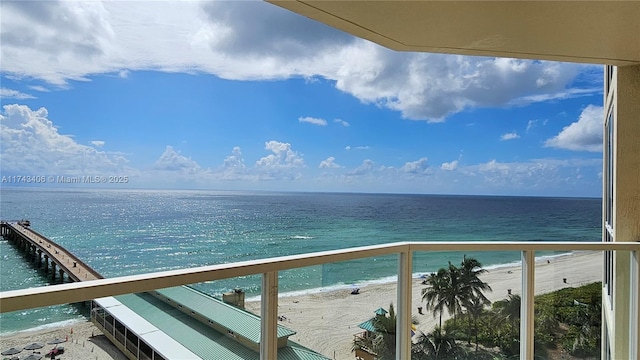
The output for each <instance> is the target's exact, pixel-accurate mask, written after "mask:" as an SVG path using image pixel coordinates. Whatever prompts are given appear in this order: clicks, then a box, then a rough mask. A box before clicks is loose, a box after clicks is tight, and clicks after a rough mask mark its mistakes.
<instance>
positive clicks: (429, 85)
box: [0, 1, 600, 125]
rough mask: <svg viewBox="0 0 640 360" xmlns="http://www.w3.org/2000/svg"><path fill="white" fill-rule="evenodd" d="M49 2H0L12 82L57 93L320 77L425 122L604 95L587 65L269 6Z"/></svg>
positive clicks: (6, 66) (6, 69)
mask: <svg viewBox="0 0 640 360" xmlns="http://www.w3.org/2000/svg"><path fill="white" fill-rule="evenodd" d="M36 4H38V5H36ZM43 4H45V5H40V3H33V2H29V1H23V2H17V1H16V2H2V3H1V5H0V6H2V9H1V10H2V12H3V21H2V23H1V24H0V26H1V28H0V30H1V33H2V42H3V45H2V48H1V49H0V50H1V52H2V53H1V55H2V61H3V71H4V72H6V73H7V74H8V75H13V76H17V77H22V78H35V79H41V80H45V81H47V82H49V83H51V84H58V85H64V84H66V83H68V80H84V79H87V78H89V77H90V76H91V75H94V74H104V73H113V74H120V75H122V74H127V71H135V70H158V71H169V72H204V73H209V74H214V75H216V76H219V77H222V78H226V79H242V80H264V79H269V80H273V79H286V78H292V77H304V78H307V79H312V78H318V77H319V78H324V79H328V80H331V81H334V82H335V86H336V87H337V88H338V89H339V90H341V91H344V92H346V93H348V94H351V95H353V96H354V97H356V98H358V99H359V100H361V101H363V102H366V103H373V104H376V105H378V106H381V107H386V108H389V109H392V110H396V111H399V112H401V113H402V116H403V117H405V118H407V119H415V120H428V121H443V120H444V119H445V118H446V117H447V116H449V115H451V114H454V113H457V112H460V111H463V110H465V109H469V108H475V107H492V106H505V105H507V106H508V105H512V106H518V105H523V104H528V103H532V102H539V101H548V100H550V99H558V98H567V97H572V96H582V95H584V94H591V93H593V92H594V91H600V90H598V89H593V87H592V86H590V87H585V88H573V87H572V85H571V83H572V81H573V80H574V79H575V78H576V75H577V74H578V73H579V72H580V71H581V69H591V67H588V68H587V67H586V66H585V65H577V64H564V63H553V62H545V61H524V60H514V59H494V58H481V57H464V56H452V55H443V54H427V53H405V52H394V51H391V50H388V49H385V48H383V47H380V46H378V45H375V44H373V43H370V42H368V41H365V40H361V39H357V38H355V37H352V36H350V35H348V34H346V33H343V32H340V31H338V30H335V29H333V28H330V27H328V26H325V25H323V24H320V23H318V22H315V21H312V20H309V19H307V18H305V17H303V16H299V15H296V14H293V13H291V12H289V11H286V10H283V9H281V8H278V7H276V6H274V5H271V4H268V3H264V2H245V1H236V2H195V1H194V2H183V1H181V2H169V1H162V2H140V3H138V2H119V1H112V2H98V1H92V2H76V1H63V2H46V3H43ZM343 125H344V124H343Z"/></svg>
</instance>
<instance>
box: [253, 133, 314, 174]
mask: <svg viewBox="0 0 640 360" xmlns="http://www.w3.org/2000/svg"><path fill="white" fill-rule="evenodd" d="M264 145H265V146H264V147H265V149H266V150H269V151H271V152H272V154H269V155H267V156H265V157H263V158H260V160H258V161H256V165H255V169H256V170H257V171H258V172H259V173H260V175H261V179H268V180H270V179H297V178H299V177H300V176H301V174H300V172H299V170H300V169H302V168H304V167H305V164H304V160H303V158H302V156H301V155H300V154H298V153H297V152H295V151H293V150H292V149H291V144H289V143H284V142H279V141H274V140H272V141H268V142H266V143H265V144H264Z"/></svg>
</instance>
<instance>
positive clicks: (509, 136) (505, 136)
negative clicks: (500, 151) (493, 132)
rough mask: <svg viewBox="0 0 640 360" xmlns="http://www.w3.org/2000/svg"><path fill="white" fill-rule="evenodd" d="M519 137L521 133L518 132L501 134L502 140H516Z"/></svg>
mask: <svg viewBox="0 0 640 360" xmlns="http://www.w3.org/2000/svg"><path fill="white" fill-rule="evenodd" d="M518 138H520V135H518V134H517V133H516V132H510V133H506V134H502V136H500V140H502V141H505V140H514V139H518Z"/></svg>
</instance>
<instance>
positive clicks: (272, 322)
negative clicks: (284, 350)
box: [260, 271, 278, 360]
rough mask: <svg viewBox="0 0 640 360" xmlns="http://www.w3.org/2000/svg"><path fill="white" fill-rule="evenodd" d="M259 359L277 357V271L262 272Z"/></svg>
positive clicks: (268, 359)
mask: <svg viewBox="0 0 640 360" xmlns="http://www.w3.org/2000/svg"><path fill="white" fill-rule="evenodd" d="M261 300H262V301H261V302H260V318H261V321H260V360H273V359H277V358H278V272H277V271H271V272H268V273H264V274H262V297H261Z"/></svg>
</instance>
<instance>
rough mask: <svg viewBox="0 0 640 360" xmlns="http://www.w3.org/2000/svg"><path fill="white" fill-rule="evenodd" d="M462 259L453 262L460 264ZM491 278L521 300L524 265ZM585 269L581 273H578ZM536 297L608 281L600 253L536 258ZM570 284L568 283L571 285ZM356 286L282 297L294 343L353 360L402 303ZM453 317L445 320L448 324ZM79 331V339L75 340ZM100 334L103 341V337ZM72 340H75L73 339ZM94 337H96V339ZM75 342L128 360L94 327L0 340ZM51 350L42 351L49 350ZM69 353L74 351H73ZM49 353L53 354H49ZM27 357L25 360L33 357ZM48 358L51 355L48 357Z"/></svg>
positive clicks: (416, 285)
mask: <svg viewBox="0 0 640 360" xmlns="http://www.w3.org/2000/svg"><path fill="white" fill-rule="evenodd" d="M461 260H462V259H461V258H460V259H451V261H452V262H453V263H458V262H459V261H461ZM484 268H485V269H487V270H488V273H485V274H483V275H482V277H481V278H482V279H483V281H486V282H487V283H489V285H490V286H491V287H492V289H493V291H492V292H488V293H486V295H487V297H488V298H489V299H490V300H491V301H492V302H493V301H496V300H501V299H504V298H506V297H507V293H508V290H509V289H511V291H512V293H513V294H520V293H521V291H520V282H521V266H520V265H519V264H518V263H510V264H502V265H489V266H486V267H484ZM576 269H579V271H576ZM419 275H420V274H414V276H417V277H414V278H413V279H412V296H411V298H412V306H411V308H412V314H413V315H415V316H416V317H417V319H418V320H419V324H418V325H417V328H418V330H420V331H422V332H425V333H427V332H429V331H430V330H431V329H432V328H433V327H434V326H435V325H436V324H437V321H438V320H437V318H436V317H434V316H432V315H431V314H430V313H428V312H427V311H426V310H425V311H423V313H424V315H421V314H419V313H418V311H417V307H418V306H423V303H422V302H421V301H420V300H421V299H420V298H421V293H420V291H421V289H422V288H424V285H422V284H421V282H422V279H421V278H420V277H419ZM535 277H536V280H535V287H536V295H538V294H542V293H548V292H552V291H555V290H559V289H561V288H564V287H577V286H582V285H585V284H587V283H592V282H595V281H601V279H602V254H601V253H599V252H571V253H563V254H557V255H550V256H541V257H536V274H535ZM564 279H566V282H565V280H564ZM351 287H352V286H351V285H344V287H343V288H339V289H331V290H326V288H320V289H325V290H324V291H318V292H309V293H305V294H293V295H292V294H288V295H283V294H281V296H279V299H278V315H279V316H282V319H283V320H284V321H280V322H279V323H280V324H281V325H284V326H286V327H288V328H290V329H292V330H294V331H296V332H297V334H296V335H293V336H292V337H291V338H290V339H291V340H293V341H295V342H297V343H299V344H300V345H302V346H305V347H308V348H311V349H313V350H315V351H318V352H320V353H322V354H323V355H325V356H327V357H329V358H332V359H334V358H335V359H337V360H341V359H344V360H347V359H349V360H351V359H353V357H354V354H353V353H352V352H351V344H352V341H353V335H354V334H356V333H359V332H362V331H363V330H362V329H360V328H358V324H360V323H362V322H364V321H366V320H368V319H370V318H371V317H373V316H374V311H375V310H376V309H378V308H380V307H382V308H385V309H388V307H389V304H390V303H391V302H393V303H394V305H395V303H396V282H395V280H392V281H391V282H384V283H380V282H377V283H366V282H363V283H361V284H359V285H358V287H359V288H360V294H359V295H351V293H350V289H351ZM246 309H247V310H249V311H251V312H253V313H256V314H258V315H259V314H260V302H259V300H255V299H253V298H251V299H247V301H246ZM446 315H447V314H446V313H445V314H443V321H444V320H445V318H446V317H447V316H446ZM71 329H73V334H71V333H70V332H71ZM98 334H100V335H98ZM70 335H71V336H70ZM92 335H94V336H92ZM65 336H67V337H69V340H70V342H67V343H63V344H61V345H62V346H64V347H65V355H64V357H63V358H64V359H96V360H124V359H126V357H125V356H124V355H123V354H122V353H121V352H120V351H119V350H117V348H116V347H115V346H114V345H112V344H111V343H110V342H109V341H108V340H107V339H106V337H105V336H104V335H102V334H101V333H100V332H99V331H98V330H97V328H95V326H93V324H92V323H91V322H90V321H85V322H82V321H81V322H79V323H73V324H70V325H64V326H60V327H55V325H53V324H52V327H51V328H46V329H41V330H33V329H31V330H23V331H18V332H15V333H12V334H7V335H1V336H0V349H2V350H4V349H7V348H10V347H13V346H15V347H23V346H25V345H27V344H29V343H32V342H36V341H37V342H44V343H46V342H47V341H50V340H51V339H53V338H55V337H58V338H65ZM50 347H52V345H45V347H44V348H43V349H42V350H44V349H49V348H50ZM67 350H68V351H67ZM47 351H48V350H47ZM28 353H29V352H27V351H23V353H21V354H20V355H24V354H28ZM43 353H46V352H43Z"/></svg>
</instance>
